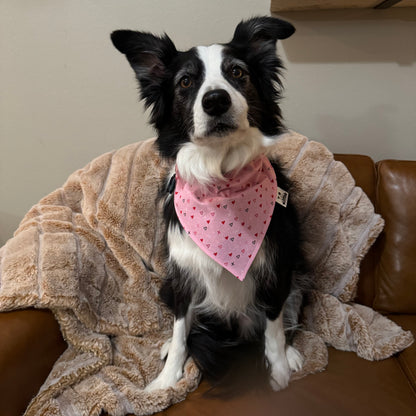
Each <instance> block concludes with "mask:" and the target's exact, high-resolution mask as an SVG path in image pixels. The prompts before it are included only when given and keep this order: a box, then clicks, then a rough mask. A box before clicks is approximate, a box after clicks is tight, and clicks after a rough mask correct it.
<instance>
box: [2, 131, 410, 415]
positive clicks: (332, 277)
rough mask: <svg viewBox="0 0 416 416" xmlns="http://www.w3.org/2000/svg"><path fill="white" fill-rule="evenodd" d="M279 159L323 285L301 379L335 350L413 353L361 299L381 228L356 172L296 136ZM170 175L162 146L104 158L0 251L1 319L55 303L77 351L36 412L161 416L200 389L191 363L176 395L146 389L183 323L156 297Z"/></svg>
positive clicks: (302, 340) (274, 153) (368, 355)
mask: <svg viewBox="0 0 416 416" xmlns="http://www.w3.org/2000/svg"><path fill="white" fill-rule="evenodd" d="M268 156H269V157H270V159H275V158H279V159H280V161H281V163H282V164H283V167H284V168H285V169H286V171H287V173H288V175H289V177H290V178H291V179H292V181H293V183H294V188H295V189H294V191H293V192H292V194H291V195H290V198H292V199H293V201H294V203H295V204H296V205H297V207H298V209H299V212H300V218H301V221H302V224H303V225H302V226H303V230H304V233H305V237H306V241H305V246H304V250H305V252H306V254H307V256H308V258H309V260H310V261H311V262H312V264H313V266H314V271H315V276H314V279H315V282H316V285H317V288H316V290H315V291H314V292H313V293H311V299H310V301H311V302H310V304H309V306H308V307H307V308H306V310H305V314H304V315H305V322H304V323H305V330H304V331H302V332H300V333H299V335H298V336H297V338H296V339H295V344H296V346H297V348H298V349H299V350H300V351H301V353H302V354H303V355H304V357H305V365H304V368H303V370H302V371H301V372H300V373H299V374H294V375H293V378H299V377H301V376H304V375H305V374H307V373H311V372H316V371H320V370H322V369H323V368H324V367H325V365H326V362H327V347H326V345H332V346H334V347H336V348H339V349H343V350H348V351H355V352H356V353H357V354H358V355H359V356H361V357H363V358H365V359H368V360H378V359H383V358H386V357H389V356H390V355H391V354H393V353H395V352H397V351H399V350H401V349H403V348H405V347H407V346H408V345H410V344H411V342H412V336H411V334H410V333H409V332H405V331H403V330H402V329H401V328H399V327H398V326H396V325H395V324H394V323H393V322H391V321H389V320H388V319H386V318H384V317H382V316H381V315H379V314H377V313H376V312H374V311H373V310H371V309H369V308H367V307H364V306H359V305H356V304H354V303H351V300H352V299H353V298H354V294H355V290H356V286H357V279H358V272H359V263H360V260H361V259H362V257H363V256H364V254H365V253H366V252H367V250H368V248H369V247H370V245H371V244H372V243H373V241H374V240H375V239H376V237H377V236H378V234H379V233H380V231H381V229H382V227H383V220H382V219H381V218H380V217H379V216H378V215H376V214H374V210H373V207H372V205H371V203H370V201H369V200H368V198H367V197H366V196H365V194H364V193H363V192H362V190H361V189H359V188H357V187H355V185H354V181H353V179H352V177H351V175H350V174H349V172H348V171H347V169H346V168H345V166H344V165H342V164H341V163H339V162H335V161H334V159H333V156H332V154H331V153H330V152H329V151H328V150H327V149H326V148H325V147H324V146H323V145H321V144H319V143H316V142H312V141H308V140H307V139H306V138H305V137H303V136H301V135H298V134H296V133H293V132H290V133H288V134H286V135H283V136H282V137H280V139H279V140H278V141H277V143H276V144H275V145H273V147H272V148H271V149H270V154H269V155H268ZM169 168H170V164H169V163H168V162H167V161H163V160H161V159H160V157H159V155H158V153H157V151H156V148H155V146H154V140H147V141H144V142H140V143H136V144H132V145H130V146H126V147H123V148H122V149H120V150H117V151H114V152H112V153H108V154H105V155H103V156H100V157H98V158H97V159H95V160H94V161H92V162H91V163H89V164H88V165H87V166H86V167H85V168H83V169H80V170H78V171H77V172H75V173H74V174H72V175H71V176H70V177H69V179H68V180H67V182H66V183H65V184H64V185H63V186H62V188H60V189H58V190H56V191H55V192H52V193H51V194H50V195H48V196H46V197H45V198H44V199H42V200H41V201H40V202H39V203H38V204H37V205H35V206H34V207H33V208H32V209H31V210H30V211H29V212H28V214H27V215H26V216H25V217H24V219H23V221H22V223H21V224H20V226H19V229H18V230H17V231H16V233H15V236H14V237H13V238H12V239H10V240H9V241H8V242H7V244H6V245H5V246H4V247H3V248H2V249H1V250H0V310H2V311H9V310H14V309H19V308H27V307H32V306H34V307H37V308H50V309H51V310H52V311H53V312H54V314H55V316H56V318H57V320H58V321H59V324H60V326H61V329H62V332H63V334H64V337H65V339H66V341H67V343H68V349H67V350H66V352H65V353H64V354H63V355H62V356H61V357H60V359H59V360H58V361H57V363H56V364H55V366H54V368H53V370H52V372H51V374H50V375H49V377H48V379H47V380H46V382H45V384H44V385H43V387H42V388H41V390H40V392H39V394H38V395H37V396H36V397H35V398H34V399H33V401H32V402H31V404H30V406H29V408H28V409H27V411H26V415H27V416H29V415H30V416H34V415H37V416H38V415H39V416H40V415H57V416H58V415H60V416H64V415H65V416H67V415H91V416H94V415H96V416H98V415H100V413H101V410H102V409H104V410H106V411H107V412H108V413H110V414H111V415H114V416H119V415H120V416H121V415H125V414H126V413H135V414H136V415H145V414H151V413H153V412H156V411H158V410H162V409H164V408H166V407H167V406H169V405H171V404H172V403H175V402H178V401H180V400H183V399H184V398H185V397H186V395H187V393H188V392H189V391H191V390H193V389H195V388H196V387H197V385H198V382H199V379H200V374H199V372H198V370H197V368H196V366H195V364H194V363H193V362H192V360H188V362H187V363H186V370H185V373H184V377H183V379H181V380H180V381H179V382H178V383H177V385H176V386H175V387H174V388H170V389H167V390H164V391H156V392H151V393H148V392H146V391H144V387H145V386H146V385H147V384H148V383H149V382H150V381H151V380H152V379H153V378H155V377H156V375H157V374H158V372H159V371H160V370H161V368H162V367H163V362H162V361H161V360H160V358H159V351H160V348H161V347H162V345H163V344H164V342H165V341H166V340H167V339H168V338H169V337H170V333H171V328H172V321H173V319H172V316H171V315H170V313H169V311H168V310H167V309H166V308H165V307H164V306H162V305H161V303H160V301H159V299H158V288H159V286H160V284H161V281H162V279H163V276H164V274H165V273H164V264H163V247H162V243H161V241H162V237H163V234H164V232H165V225H164V223H163V221H162V218H161V206H160V205H158V203H157V193H158V190H159V188H160V186H161V181H162V178H163V177H164V175H165V174H166V172H167V171H168V170H169ZM242 284H244V283H242Z"/></svg>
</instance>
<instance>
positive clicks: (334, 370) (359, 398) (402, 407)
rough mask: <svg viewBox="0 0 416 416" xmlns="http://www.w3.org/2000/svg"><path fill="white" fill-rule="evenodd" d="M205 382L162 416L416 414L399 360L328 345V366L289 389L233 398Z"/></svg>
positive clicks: (412, 396) (412, 398)
mask: <svg viewBox="0 0 416 416" xmlns="http://www.w3.org/2000/svg"><path fill="white" fill-rule="evenodd" d="M207 387H208V386H207V384H206V383H205V382H203V383H202V384H201V386H200V387H199V388H198V389H197V390H196V391H195V392H193V393H191V394H190V395H189V396H188V397H187V398H186V400H185V401H183V402H181V403H179V404H177V405H175V406H172V407H171V408H169V409H167V410H166V411H164V412H161V413H158V414H157V415H159V416H162V415H163V416H176V415H177V416H179V415H181V416H191V415H192V416H193V415H200V416H205V415H206V416H211V415H216V416H223V415H224V416H225V415H227V416H233V415H239V416H246V415H247V416H253V415H257V416H270V415H274V414H282V415H291V416H305V415H308V416H315V415H316V416H326V415H328V416H329V415H330V416H333V415H337V416H344V415H345V416H351V415H354V416H360V415H362V416H368V415H386V416H387V415H401V416H414V414H415V409H416V395H415V392H414V391H413V390H412V388H411V386H410V385H409V383H408V380H407V378H406V376H405V375H404V373H403V371H402V369H401V367H400V366H399V365H398V362H397V359H396V358H390V359H388V360H384V361H379V362H370V361H366V360H364V359H362V358H358V357H357V355H356V354H354V353H351V352H343V351H338V350H335V349H333V348H330V349H329V364H328V368H327V369H326V370H325V371H324V372H322V373H319V374H314V375H310V376H308V377H305V378H303V379H301V380H298V381H294V382H292V383H291V384H290V385H289V387H288V388H287V389H286V390H283V391H280V392H277V393H271V394H268V395H267V394H256V393H251V394H248V395H244V396H242V397H238V398H235V399H231V400H220V399H207V398H204V397H203V392H204V391H206V389H207Z"/></svg>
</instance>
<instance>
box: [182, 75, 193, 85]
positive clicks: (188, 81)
mask: <svg viewBox="0 0 416 416" xmlns="http://www.w3.org/2000/svg"><path fill="white" fill-rule="evenodd" d="M180 85H181V87H182V88H189V87H190V86H191V85H192V80H191V78H189V77H188V76H185V77H182V79H181V81H180Z"/></svg>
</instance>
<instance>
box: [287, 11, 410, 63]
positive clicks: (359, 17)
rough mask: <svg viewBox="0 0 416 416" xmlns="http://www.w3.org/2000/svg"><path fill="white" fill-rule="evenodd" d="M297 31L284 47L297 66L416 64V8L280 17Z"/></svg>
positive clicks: (331, 12) (288, 56)
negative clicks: (375, 63) (365, 63)
mask: <svg viewBox="0 0 416 416" xmlns="http://www.w3.org/2000/svg"><path fill="white" fill-rule="evenodd" d="M279 17H282V18H283V19H285V20H288V21H290V22H292V23H293V24H294V25H295V27H296V28H297V32H296V33H295V35H293V36H292V37H291V38H290V39H287V40H285V41H284V42H283V43H282V44H283V48H284V50H285V52H286V55H287V58H288V60H289V61H290V62H294V63H302V62H304V63H320V62H332V63H337V62H339V63H344V62H369V63H371V62H396V63H397V64H398V65H401V66H409V65H412V64H413V63H414V62H416V24H415V22H416V7H414V8H411V7H409V8H394V9H387V10H373V9H353V10H336V11H316V12H315V11H313V12H290V13H289V12H287V13H281V14H279Z"/></svg>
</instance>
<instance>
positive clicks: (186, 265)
mask: <svg viewBox="0 0 416 416" xmlns="http://www.w3.org/2000/svg"><path fill="white" fill-rule="evenodd" d="M168 244H169V251H170V256H171V258H172V259H173V260H174V261H175V262H176V264H177V265H178V266H179V267H180V268H181V269H182V270H183V271H184V274H187V275H189V276H192V277H190V278H189V279H193V281H188V282H187V284H189V285H190V286H191V287H193V288H194V290H195V291H199V292H200V293H196V296H195V298H196V299H200V303H199V304H197V305H195V307H196V308H198V309H203V310H205V311H207V312H208V311H209V312H211V313H212V312H215V313H217V314H219V315H221V316H225V317H227V316H229V315H232V314H233V315H234V314H237V315H240V314H243V315H246V314H247V313H248V312H249V309H250V306H251V305H253V302H254V296H255V282H254V280H253V276H252V274H251V273H250V272H249V273H248V274H247V276H246V278H245V279H244V281H243V282H240V281H239V280H238V279H237V278H236V277H235V276H233V275H232V274H231V273H230V272H228V271H227V270H225V269H224V268H223V267H222V266H220V265H219V264H218V263H217V262H215V260H213V259H211V258H210V257H209V256H208V255H207V254H205V253H204V252H203V251H202V250H201V249H200V248H199V247H198V246H197V245H196V244H195V242H194V241H193V240H192V239H191V238H190V237H189V236H188V235H187V234H186V233H185V232H183V231H182V229H181V228H180V227H179V226H171V227H170V228H169V230H168ZM261 258H262V251H260V252H259V253H258V255H257V258H256V260H255V262H256V261H257V262H259V260H260V259H261Z"/></svg>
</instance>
